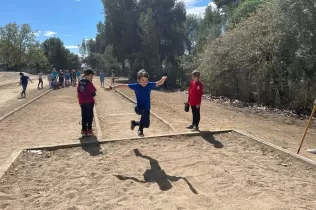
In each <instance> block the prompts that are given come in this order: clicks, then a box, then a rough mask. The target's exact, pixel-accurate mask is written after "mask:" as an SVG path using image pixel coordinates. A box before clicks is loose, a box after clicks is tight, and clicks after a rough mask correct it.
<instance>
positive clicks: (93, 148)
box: [79, 136, 103, 156]
mask: <svg viewBox="0 0 316 210" xmlns="http://www.w3.org/2000/svg"><path fill="white" fill-rule="evenodd" d="M79 140H80V143H81V147H82V149H83V150H84V151H86V152H88V153H89V154H90V155H91V156H98V155H101V154H103V152H102V151H101V147H100V142H99V141H98V139H97V137H95V136H89V137H81V138H79Z"/></svg>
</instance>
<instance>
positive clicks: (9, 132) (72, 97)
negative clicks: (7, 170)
mask: <svg viewBox="0 0 316 210" xmlns="http://www.w3.org/2000/svg"><path fill="white" fill-rule="evenodd" d="M76 94H77V93H76V91H75V89H74V88H65V89H60V90H57V91H52V92H50V93H48V94H47V95H45V96H43V97H42V98H40V99H38V100H36V101H35V102H33V103H31V104H30V105H28V106H26V107H25V108H23V109H21V110H20V111H18V112H16V113H14V114H13V115H11V116H9V117H8V118H6V119H4V120H3V121H1V122H0V134H1V137H0V145H1V147H0V165H1V164H2V162H3V161H4V160H5V159H7V158H8V157H9V156H10V155H11V153H12V152H13V151H15V150H20V149H23V148H27V147H36V146H42V145H54V144H58V143H74V142H78V141H79V140H78V138H79V137H81V136H80V130H81V127H80V125H79V121H80V107H79V105H78V102H77V96H76Z"/></svg>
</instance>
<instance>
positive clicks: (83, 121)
mask: <svg viewBox="0 0 316 210" xmlns="http://www.w3.org/2000/svg"><path fill="white" fill-rule="evenodd" d="M80 107H81V126H82V129H81V130H82V131H86V130H87V104H80Z"/></svg>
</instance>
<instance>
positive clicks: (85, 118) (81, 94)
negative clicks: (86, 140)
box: [77, 69, 97, 136]
mask: <svg viewBox="0 0 316 210" xmlns="http://www.w3.org/2000/svg"><path fill="white" fill-rule="evenodd" d="M93 75H94V72H93V70H91V69H87V70H85V71H84V77H83V78H82V79H81V80H80V81H79V84H78V87H77V92H78V100H79V104H80V107H81V117H82V121H81V125H82V130H81V135H82V136H92V135H93V131H92V121H93V107H94V96H95V95H96V93H95V92H96V91H97V90H96V89H95V87H94V85H93V84H92V79H93Z"/></svg>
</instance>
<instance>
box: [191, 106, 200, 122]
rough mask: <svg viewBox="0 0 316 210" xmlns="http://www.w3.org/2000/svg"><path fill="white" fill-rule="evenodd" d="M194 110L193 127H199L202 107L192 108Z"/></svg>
mask: <svg viewBox="0 0 316 210" xmlns="http://www.w3.org/2000/svg"><path fill="white" fill-rule="evenodd" d="M191 109H192V115H193V120H192V125H194V126H197V127H199V124H200V119H201V116H200V107H199V108H196V106H191Z"/></svg>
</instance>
